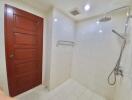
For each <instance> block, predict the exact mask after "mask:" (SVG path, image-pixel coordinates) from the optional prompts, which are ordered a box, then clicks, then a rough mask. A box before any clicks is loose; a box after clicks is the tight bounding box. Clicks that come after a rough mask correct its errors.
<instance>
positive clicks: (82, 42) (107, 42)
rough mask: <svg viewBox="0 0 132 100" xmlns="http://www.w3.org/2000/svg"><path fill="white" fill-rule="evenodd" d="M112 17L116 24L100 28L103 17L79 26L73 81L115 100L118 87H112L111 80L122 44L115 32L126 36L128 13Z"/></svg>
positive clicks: (86, 21) (104, 25)
mask: <svg viewBox="0 0 132 100" xmlns="http://www.w3.org/2000/svg"><path fill="white" fill-rule="evenodd" d="M110 16H112V20H111V21H109V22H106V23H100V24H96V21H97V20H98V19H99V18H101V17H102V16H99V17H96V18H92V19H89V20H84V21H81V22H78V24H77V33H76V42H77V45H76V46H75V49H74V57H73V66H72V78H73V79H75V80H77V81H78V82H79V83H81V84H83V85H84V86H86V87H87V88H89V89H91V90H93V91H95V92H96V93H98V94H100V95H102V96H104V97H106V98H107V99H108V100H113V97H114V91H115V87H111V86H109V85H108V82H107V77H108V75H109V73H110V72H111V71H112V70H113V68H114V66H115V64H116V61H117V59H118V57H119V52H120V47H121V44H122V42H121V40H120V39H119V38H118V37H117V36H116V35H115V34H114V33H112V29H115V30H117V31H118V32H120V33H122V32H124V26H125V21H126V10H124V11H122V10H121V11H117V12H113V13H111V14H110ZM100 29H101V30H102V31H103V32H102V33H100V32H99V30H100Z"/></svg>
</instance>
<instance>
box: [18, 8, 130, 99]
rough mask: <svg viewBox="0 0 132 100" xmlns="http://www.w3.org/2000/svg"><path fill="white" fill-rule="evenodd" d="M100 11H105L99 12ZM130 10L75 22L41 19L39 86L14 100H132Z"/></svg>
mask: <svg viewBox="0 0 132 100" xmlns="http://www.w3.org/2000/svg"><path fill="white" fill-rule="evenodd" d="M104 9H105V8H104ZM131 15H132V11H131V6H122V7H119V8H116V9H114V10H108V11H106V12H105V13H103V14H101V15H100V14H99V15H96V16H94V17H91V18H86V19H83V20H80V21H75V20H73V19H72V18H70V17H69V16H67V15H66V14H64V13H63V12H62V11H60V10H58V9H57V8H53V9H52V11H50V12H48V14H47V16H46V18H45V35H44V39H45V40H44V42H45V43H44V47H45V49H44V57H45V58H44V59H43V66H44V68H43V84H42V85H41V86H39V87H36V88H34V89H33V90H29V91H28V92H25V93H23V94H21V95H18V96H16V98H17V99H18V100H132V16H131Z"/></svg>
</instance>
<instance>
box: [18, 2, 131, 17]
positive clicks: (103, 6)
mask: <svg viewBox="0 0 132 100" xmlns="http://www.w3.org/2000/svg"><path fill="white" fill-rule="evenodd" d="M21 1H22V2H23V3H26V4H28V5H30V6H33V7H34V8H37V9H39V10H41V11H43V12H48V11H49V10H50V9H51V8H52V7H55V8H58V9H60V10H61V11H63V12H64V13H65V14H67V15H68V16H70V17H72V18H73V19H75V20H83V19H86V18H88V17H93V16H96V15H99V14H102V13H105V12H107V11H110V10H113V9H115V8H118V7H121V6H125V5H128V4H131V3H132V0H21ZM87 3H88V4H90V5H91V9H90V11H88V12H86V11H84V10H83V7H84V5H85V4H87ZM74 9H78V10H79V11H80V13H81V14H80V15H77V16H73V15H71V14H70V11H72V10H74Z"/></svg>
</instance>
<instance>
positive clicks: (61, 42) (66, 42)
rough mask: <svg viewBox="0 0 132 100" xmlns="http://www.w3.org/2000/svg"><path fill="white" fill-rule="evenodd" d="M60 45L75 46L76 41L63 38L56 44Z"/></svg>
mask: <svg viewBox="0 0 132 100" xmlns="http://www.w3.org/2000/svg"><path fill="white" fill-rule="evenodd" d="M59 45H65V46H74V45H75V42H73V41H63V40H59V41H57V44H56V46H57V47H58V46H59Z"/></svg>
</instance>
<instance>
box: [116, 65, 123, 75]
mask: <svg viewBox="0 0 132 100" xmlns="http://www.w3.org/2000/svg"><path fill="white" fill-rule="evenodd" d="M115 73H116V75H120V76H121V77H123V70H122V69H121V67H119V68H115Z"/></svg>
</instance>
